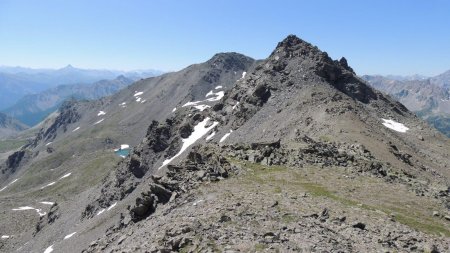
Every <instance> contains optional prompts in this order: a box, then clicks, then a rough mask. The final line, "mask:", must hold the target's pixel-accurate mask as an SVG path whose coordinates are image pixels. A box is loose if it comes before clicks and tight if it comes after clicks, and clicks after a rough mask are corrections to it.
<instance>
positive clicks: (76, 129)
mask: <svg viewBox="0 0 450 253" xmlns="http://www.w3.org/2000/svg"><path fill="white" fill-rule="evenodd" d="M79 129H80V127H77V128H75V129H74V130H72V132H76V131H78V130H79Z"/></svg>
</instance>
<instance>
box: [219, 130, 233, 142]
mask: <svg viewBox="0 0 450 253" xmlns="http://www.w3.org/2000/svg"><path fill="white" fill-rule="evenodd" d="M232 132H233V130H231V129H230V132H229V133H226V134H224V135H223V136H222V138H220V141H219V142H223V141H224V140H225V139H226V138H228V136H230V134H231V133H232Z"/></svg>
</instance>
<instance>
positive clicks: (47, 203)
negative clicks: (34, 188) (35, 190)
mask: <svg viewBox="0 0 450 253" xmlns="http://www.w3.org/2000/svg"><path fill="white" fill-rule="evenodd" d="M39 203H41V204H44V205H51V206H53V204H55V203H54V202H49V201H42V202H39Z"/></svg>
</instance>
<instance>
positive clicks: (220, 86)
mask: <svg viewBox="0 0 450 253" xmlns="http://www.w3.org/2000/svg"><path fill="white" fill-rule="evenodd" d="M222 88H223V87H222V85H219V86H217V87H216V88H214V89H216V90H218V89H222Z"/></svg>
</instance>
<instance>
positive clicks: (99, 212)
mask: <svg viewBox="0 0 450 253" xmlns="http://www.w3.org/2000/svg"><path fill="white" fill-rule="evenodd" d="M105 210H106V209H102V210H100V211H98V213H97V215H100V214H102V213H103V212H104V211H105Z"/></svg>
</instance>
